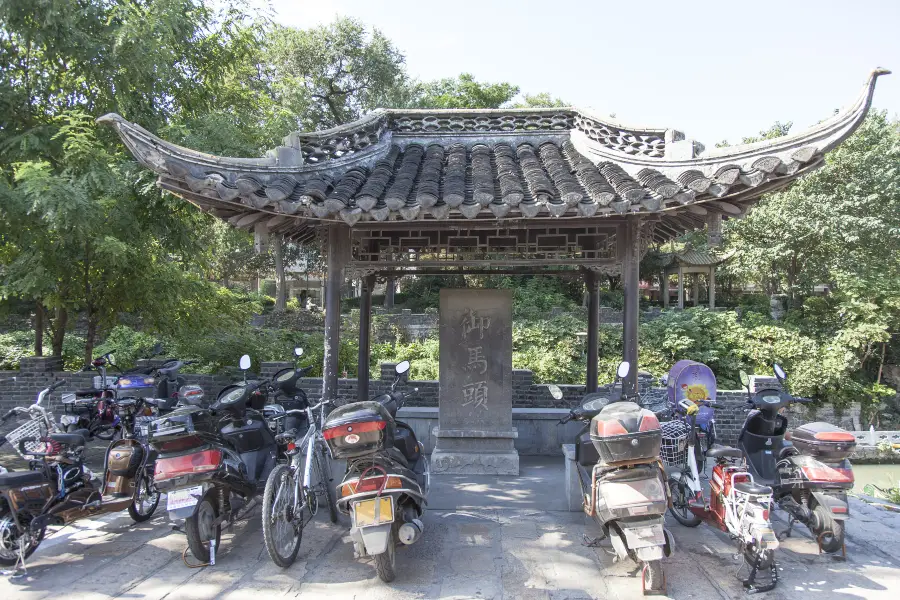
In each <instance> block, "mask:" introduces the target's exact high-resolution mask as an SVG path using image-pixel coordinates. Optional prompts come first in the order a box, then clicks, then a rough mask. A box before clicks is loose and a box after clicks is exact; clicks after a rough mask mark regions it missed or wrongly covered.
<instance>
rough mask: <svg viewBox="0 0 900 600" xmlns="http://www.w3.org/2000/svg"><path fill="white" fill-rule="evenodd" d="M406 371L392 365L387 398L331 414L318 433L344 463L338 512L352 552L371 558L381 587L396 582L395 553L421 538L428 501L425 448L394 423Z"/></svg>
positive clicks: (407, 429) (406, 364) (403, 365)
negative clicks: (345, 517) (344, 517)
mask: <svg viewBox="0 0 900 600" xmlns="http://www.w3.org/2000/svg"><path fill="white" fill-rule="evenodd" d="M409 366H410V365H409V361H406V360H405V361H403V362H401V363H399V364H398V365H397V367H396V370H397V377H396V378H395V379H394V383H393V385H392V386H391V391H390V392H389V393H387V394H382V395H380V396H377V397H375V398H373V399H372V400H371V401H369V402H354V403H352V404H345V405H344V406H341V407H339V408H336V409H335V410H333V411H332V412H331V414H330V415H328V417H327V419H326V420H325V424H324V426H323V430H322V433H323V436H324V438H325V440H326V442H327V443H328V446H329V448H330V450H331V453H332V456H334V458H336V459H346V460H347V470H346V472H345V474H344V478H343V480H342V481H341V484H340V486H338V494H337V495H338V499H337V506H338V509H339V510H340V511H341V512H343V513H344V514H349V515H350V517H351V519H352V527H351V528H350V539H352V540H353V548H354V551H355V552H356V554H357V555H358V556H372V557H374V559H375V570H376V572H377V573H378V577H379V578H380V579H381V580H382V581H393V580H394V578H395V577H396V567H395V552H394V550H395V547H396V546H397V545H398V544H399V543H402V544H405V545H410V544H414V543H415V542H416V541H417V540H418V539H419V538H420V537H421V536H422V532H423V531H424V525H423V524H422V521H421V520H420V518H421V516H422V513H423V512H424V511H425V505H426V503H427V500H428V487H429V482H430V471H429V467H428V459H427V458H426V457H425V454H424V449H425V447H424V446H423V445H422V443H421V442H419V441H418V440H417V439H416V435H415V433H414V432H413V430H412V428H411V427H410V426H409V425H407V424H406V423H402V422H401V421H397V420H396V419H395V417H396V416H397V411H398V410H399V409H400V408H402V407H403V404H404V402H405V401H406V397H405V396H404V394H403V393H401V392H398V391H397V390H396V386H397V384H398V383H399V382H400V381H401V380H405V379H406V373H407V371H409Z"/></svg>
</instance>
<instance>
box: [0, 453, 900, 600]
mask: <svg viewBox="0 0 900 600" xmlns="http://www.w3.org/2000/svg"><path fill="white" fill-rule="evenodd" d="M522 463H523V465H522V475H521V476H520V477H518V478H516V477H489V476H471V477H463V476H443V477H435V478H434V482H433V487H432V503H431V510H429V512H428V513H427V514H426V517H425V526H426V529H425V533H424V536H423V538H422V540H421V541H420V542H419V543H417V544H416V545H414V546H411V547H403V548H400V549H399V551H398V553H397V567H398V577H397V580H396V581H395V582H394V583H392V584H385V583H382V582H381V581H379V580H378V579H377V578H376V576H375V570H374V567H373V565H372V563H371V560H369V559H354V558H353V550H352V546H351V544H350V541H349V538H348V536H347V529H348V527H349V521H348V520H347V519H346V518H345V517H342V519H341V522H340V523H339V524H338V525H331V524H330V523H328V522H327V518H325V517H324V516H322V515H320V516H318V517H317V518H316V519H315V520H314V521H313V523H312V524H311V525H310V526H309V527H308V528H307V529H306V530H305V531H304V536H303V543H302V546H301V549H300V554H299V555H298V558H297V562H296V563H295V564H294V565H293V566H292V567H290V568H289V569H284V570H283V569H280V568H279V567H276V566H275V565H274V564H273V563H272V562H271V561H270V560H269V557H268V554H267V553H266V551H265V549H264V547H263V541H262V532H261V531H260V522H259V517H258V513H256V514H252V515H251V516H250V517H249V518H248V520H246V521H243V522H240V523H238V524H236V525H235V526H234V527H233V528H232V529H231V530H227V531H226V532H225V533H224V534H223V538H222V546H221V549H220V552H219V556H218V560H217V564H216V565H215V566H214V567H206V568H200V569H191V568H188V567H186V566H185V565H184V563H183V562H182V551H183V550H184V548H185V546H186V542H185V538H184V536H183V535H182V534H180V533H178V532H175V531H172V529H171V526H170V524H169V523H168V520H167V518H166V516H165V513H164V512H162V511H160V513H159V514H158V516H157V517H156V518H154V519H152V520H151V521H149V522H147V523H144V524H137V525H136V524H133V523H132V522H131V520H130V519H129V518H128V516H127V514H124V515H123V514H118V515H108V516H106V517H102V518H99V519H95V520H90V521H81V522H78V523H76V524H75V525H72V526H69V527H66V528H64V529H62V530H60V531H58V532H57V533H54V534H53V535H52V536H51V537H50V538H48V539H47V540H46V541H45V542H44V544H43V545H42V546H41V547H40V548H39V549H38V551H37V552H36V553H35V554H34V556H33V557H32V558H31V559H30V561H29V574H28V577H27V578H25V579H24V580H20V581H15V582H14V581H9V580H6V579H0V598H7V599H8V598H15V599H17V600H18V599H22V600H32V599H35V600H36V599H39V598H57V597H66V598H79V599H80V598H84V599H91V600H93V599H106V598H128V599H137V598H148V599H157V598H159V599H162V598H165V599H167V600H174V599H181V598H185V599H187V598H227V599H239V598H251V597H257V598H259V597H260V594H265V596H266V597H267V598H268V597H286V598H292V597H297V598H303V599H315V598H354V599H360V600H362V599H373V600H374V599H391V600H395V599H396V600H402V599H407V598H429V599H430V598H436V599H438V598H439V599H455V598H474V599H491V598H494V599H528V600H531V599H541V600H550V599H553V600H561V599H566V598H568V599H583V598H610V599H623V600H624V599H632V598H635V599H636V598H640V597H642V596H641V591H640V580H639V578H638V577H637V576H636V575H637V570H636V568H635V566H634V565H633V564H632V563H631V562H629V561H626V562H621V563H615V562H614V561H613V558H612V555H611V548H610V547H609V546H608V543H606V544H602V545H601V546H600V547H599V548H591V547H588V546H586V545H585V544H584V537H583V536H584V535H587V536H595V535H597V530H596V528H595V527H594V526H593V524H592V522H591V521H590V520H589V519H587V518H586V517H584V516H583V515H582V514H580V513H570V512H564V508H565V492H564V487H563V461H562V458H560V459H528V458H523V461H522ZM852 512H853V516H852V520H851V522H850V524H849V527H848V543H847V551H848V560H847V561H846V562H839V561H835V560H834V559H832V558H830V557H826V556H819V555H818V554H817V550H816V547H815V544H814V543H813V542H812V540H811V539H810V537H809V535H808V532H807V531H806V530H805V529H804V530H801V529H800V528H799V527H798V528H796V529H795V531H796V533H795V535H794V536H793V537H792V538H791V539H789V540H787V541H786V542H785V543H784V544H783V546H782V548H781V549H780V550H779V565H780V575H781V578H782V580H781V582H780V583H779V587H778V588H777V589H776V590H775V591H773V592H770V593H768V594H765V597H766V598H772V599H782V598H784V599H787V598H813V597H815V598H818V599H821V600H832V599H834V600H844V599H846V600H849V599H859V598H865V599H872V600H877V599H880V598H893V597H896V594H897V590H900V546H898V543H897V542H898V541H900V515H897V514H894V513H890V512H886V511H883V510H881V509H877V508H874V507H870V506H867V505H865V504H863V503H862V502H858V501H855V500H854V502H853V505H852ZM784 526H785V524H784V522H783V521H779V522H778V523H777V528H778V529H779V530H780V529H781V528H783V527H784ZM669 527H670V529H671V531H672V532H673V534H674V536H675V539H676V544H677V548H676V552H675V554H674V556H672V557H671V558H670V559H668V560H667V562H666V565H665V571H666V574H667V578H668V594H669V595H668V597H669V598H675V599H682V598H684V599H687V598H703V599H708V598H721V599H732V598H734V599H736V598H742V597H744V596H745V593H744V591H743V589H742V588H741V585H740V583H739V582H738V581H737V579H736V578H735V576H734V574H735V571H736V570H737V567H738V565H739V563H738V562H735V561H734V560H733V559H732V553H733V545H732V544H731V543H730V542H729V540H728V539H727V536H725V535H724V534H722V533H719V532H716V531H713V530H712V529H711V528H709V527H707V526H704V525H701V526H700V527H698V528H696V529H687V528H684V527H681V526H680V525H678V524H677V523H675V522H674V521H672V522H671V523H669Z"/></svg>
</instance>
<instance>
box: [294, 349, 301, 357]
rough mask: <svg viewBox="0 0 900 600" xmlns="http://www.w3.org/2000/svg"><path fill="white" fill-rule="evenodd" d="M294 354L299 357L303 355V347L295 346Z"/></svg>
mask: <svg viewBox="0 0 900 600" xmlns="http://www.w3.org/2000/svg"><path fill="white" fill-rule="evenodd" d="M294 356H296V357H298V358H299V357H301V356H303V348H300V347H299V346H298V347H297V348H294Z"/></svg>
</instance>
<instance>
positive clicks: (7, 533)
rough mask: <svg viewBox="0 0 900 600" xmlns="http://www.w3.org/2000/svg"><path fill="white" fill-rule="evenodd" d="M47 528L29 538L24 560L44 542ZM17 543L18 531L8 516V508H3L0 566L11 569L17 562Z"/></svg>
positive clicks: (0, 516) (0, 535)
mask: <svg viewBox="0 0 900 600" xmlns="http://www.w3.org/2000/svg"><path fill="white" fill-rule="evenodd" d="M46 531H47V528H46V527H44V528H42V529H41V530H40V531H39V532H38V534H37V535H34V536H32V537H31V541H30V542H29V544H28V546H27V547H26V548H25V558H28V557H29V556H31V555H32V554H34V551H35V550H37V549H38V546H40V545H41V542H42V541H44V533H45V532H46ZM18 543H19V535H18V530H17V528H16V524H15V523H14V522H13V518H12V516H11V515H10V512H9V508H8V507H6V506H4V507H3V511H2V513H0V565H2V566H4V567H13V566H15V565H16V563H17V562H19V554H18V552H17V551H16V547H17V545H18Z"/></svg>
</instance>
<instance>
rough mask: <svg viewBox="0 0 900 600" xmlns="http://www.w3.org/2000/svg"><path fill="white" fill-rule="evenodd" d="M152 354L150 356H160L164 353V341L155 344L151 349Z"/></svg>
mask: <svg viewBox="0 0 900 600" xmlns="http://www.w3.org/2000/svg"><path fill="white" fill-rule="evenodd" d="M151 352H152V354H151V355H150V356H159V355H160V354H162V353H163V345H162V342H156V344H155V345H154V346H153V350H151Z"/></svg>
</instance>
